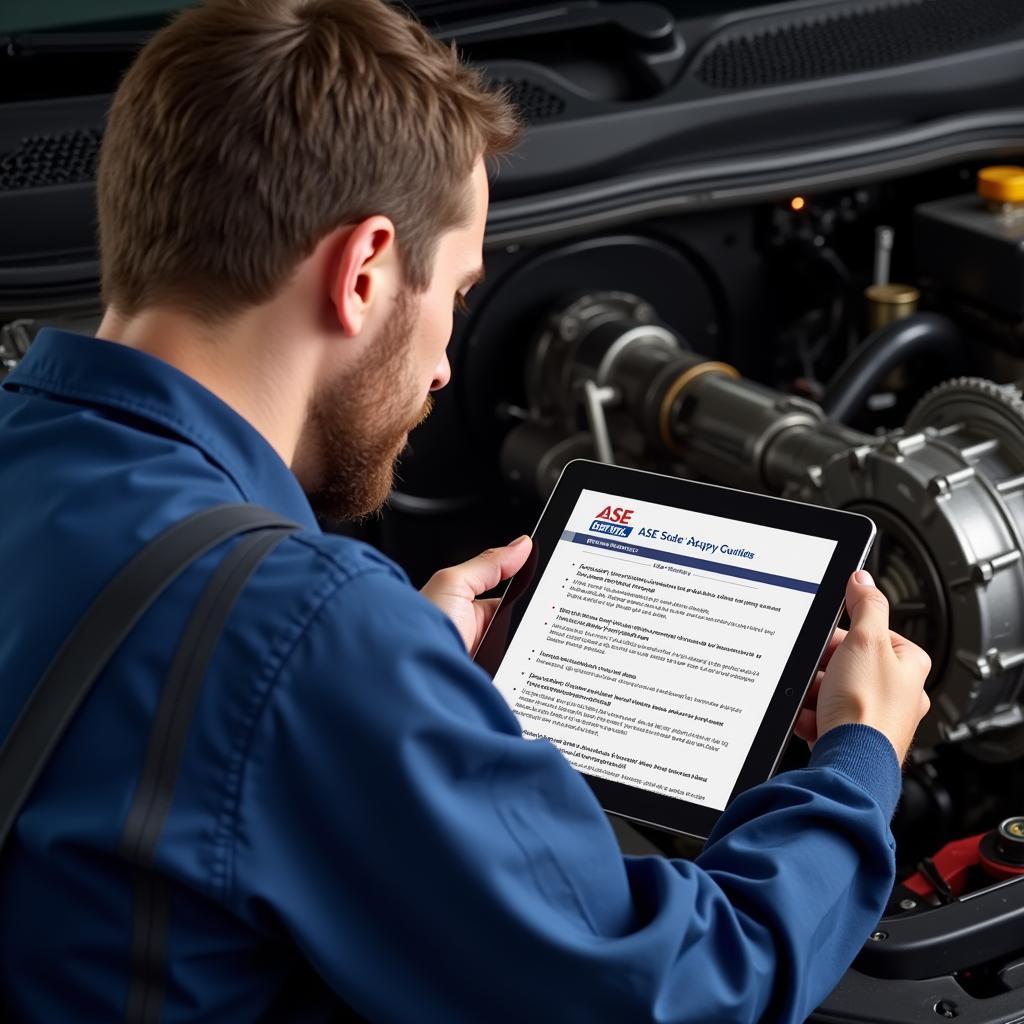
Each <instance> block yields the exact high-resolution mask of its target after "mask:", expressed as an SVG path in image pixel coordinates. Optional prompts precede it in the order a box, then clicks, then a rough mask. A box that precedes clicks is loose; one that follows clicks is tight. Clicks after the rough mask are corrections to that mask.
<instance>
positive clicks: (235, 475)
mask: <svg viewBox="0 0 1024 1024" xmlns="http://www.w3.org/2000/svg"><path fill="white" fill-rule="evenodd" d="M3 387H4V388H8V389H11V390H16V389H17V388H19V387H27V388H32V389H34V390H36V391H40V392H43V393H45V394H49V395H54V396H57V397H60V398H63V399H65V400H70V401H73V402H76V403H79V404H81V405H88V406H97V407H102V406H106V407H108V408H112V409H120V410H123V411H125V412H128V413H131V414H132V415H133V416H137V417H139V418H141V419H143V420H149V421H150V422H151V423H154V424H158V425H159V426H161V427H163V428H164V429H165V430H170V431H172V432H173V433H174V434H176V435H178V436H179V437H181V438H182V439H183V440H184V441H186V442H188V443H189V444H191V445H194V446H195V447H196V448H198V449H199V450H200V451H201V452H202V453H203V454H204V455H205V456H206V457H207V458H208V459H209V460H210V461H211V462H213V463H214V464H215V465H217V466H219V467H220V468H221V469H222V470H223V471H224V472H225V473H226V474H227V475H228V476H229V477H230V478H231V480H232V481H233V482H234V484H235V486H236V487H237V488H238V489H239V491H240V492H241V493H242V496H243V497H244V499H245V500H246V501H248V502H252V503H254V504H257V505H262V506H264V507H265V508H268V509H270V510H272V511H274V512H277V513H279V514H280V515H284V516H287V517H289V518H291V519H294V520H295V521H296V522H298V523H300V524H302V525H303V526H305V527H306V528H308V529H312V530H319V527H318V526H317V523H316V518H315V517H314V515H313V510H312V509H311V508H310V506H309V501H308V500H307V498H306V496H305V494H304V493H303V491H302V488H301V487H300V486H299V482H298V480H296V479H295V476H294V474H293V473H292V471H291V470H290V469H289V468H288V467H287V466H286V465H285V463H284V462H283V461H282V459H281V457H280V456H279V455H278V454H277V452H276V451H274V449H273V448H272V447H271V445H270V444H269V442H268V441H267V440H266V438H264V437H263V435H262V434H260V433H259V431H257V430H256V429H255V427H253V426H252V425H251V424H250V423H249V422H248V421H247V420H245V419H244V418H243V417H242V416H240V415H239V414H238V413H236V412H235V411H234V409H232V408H231V407H230V406H229V405H227V404H226V403H225V402H223V401H221V399H219V398H218V397H217V396H216V395H215V394H213V393H212V392H211V391H208V390H207V389H206V388H204V387H203V386H202V385H201V384H200V383H198V382H197V381H195V380H193V379H192V378H191V377H189V376H188V375H187V374H185V373H182V372H181V371H180V370H176V369H175V368H174V367H173V366H171V365H170V364H169V363H166V362H164V361H163V360H162V359H158V358H156V357H155V356H151V355H149V354H148V353H146V352H140V351H138V350H137V349H133V348H130V347H129V346H127V345H121V344H118V343H117V342H112V341H103V340H102V339H100V338H91V337H89V336H87V335H81V334H73V333H72V332H70V331H61V330H56V329H55V328H44V329H43V330H42V331H40V332H39V334H38V335H37V336H36V339H35V341H33V343H32V345H31V347H30V348H29V350H28V354H27V355H26V356H25V358H24V359H22V361H21V362H20V363H19V364H18V365H17V366H16V367H15V369H14V370H13V371H12V372H11V374H10V375H9V376H8V377H7V378H6V379H5V380H4V381H3Z"/></svg>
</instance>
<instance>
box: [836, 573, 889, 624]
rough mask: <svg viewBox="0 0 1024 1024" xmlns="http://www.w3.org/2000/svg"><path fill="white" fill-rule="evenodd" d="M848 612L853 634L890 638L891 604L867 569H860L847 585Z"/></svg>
mask: <svg viewBox="0 0 1024 1024" xmlns="http://www.w3.org/2000/svg"><path fill="white" fill-rule="evenodd" d="M846 610H847V612H849V614H850V632H851V633H857V634H860V635H861V636H872V637H878V636H883V637H888V635H889V602H888V601H887V600H886V599H885V594H883V593H882V592H881V591H880V590H879V589H878V588H877V587H876V586H875V584H874V580H872V579H871V574H870V573H868V572H867V570H866V569H858V570H857V571H856V572H855V573H854V574H853V575H852V576H851V577H850V580H849V582H848V583H847V584H846Z"/></svg>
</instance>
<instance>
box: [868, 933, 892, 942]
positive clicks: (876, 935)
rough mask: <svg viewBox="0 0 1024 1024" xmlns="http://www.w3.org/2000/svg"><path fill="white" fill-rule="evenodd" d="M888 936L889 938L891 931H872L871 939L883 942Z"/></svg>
mask: <svg viewBox="0 0 1024 1024" xmlns="http://www.w3.org/2000/svg"><path fill="white" fill-rule="evenodd" d="M887 938H889V933H888V932H872V933H871V941H872V942H882V941H884V940H885V939H887Z"/></svg>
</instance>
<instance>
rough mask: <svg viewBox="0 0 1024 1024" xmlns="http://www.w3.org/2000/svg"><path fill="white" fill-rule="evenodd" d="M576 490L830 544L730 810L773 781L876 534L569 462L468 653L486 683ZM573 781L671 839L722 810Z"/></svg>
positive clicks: (757, 499)
mask: <svg viewBox="0 0 1024 1024" xmlns="http://www.w3.org/2000/svg"><path fill="white" fill-rule="evenodd" d="M583 490H593V491H599V492H601V493H604V494H610V495H615V496H616V497H617V498H622V499H625V500H629V499H638V500H641V501H649V502H655V503H657V504H661V505H667V506H670V507H673V508H679V509H686V510H689V511H694V512H699V513H703V514H705V515H712V516H717V517H720V518H724V519H733V520H738V521H740V522H749V523H755V524H758V525H761V526H769V527H774V528H775V529H779V530H788V531H790V532H792V533H799V534H805V535H809V536H814V537H822V538H825V539H828V540H834V541H835V542H836V546H835V549H834V551H833V552H832V557H831V559H830V560H829V564H828V567H827V568H826V570H825V574H824V576H823V577H822V580H821V583H820V584H819V585H818V590H817V593H816V594H815V595H814V600H813V602H812V604H811V607H810V610H809V611H808V613H807V618H806V619H805V620H804V624H803V626H802V627H801V630H800V633H799V635H798V636H797V638H796V641H795V643H794V644H793V649H792V651H791V652H790V655H789V658H788V660H787V662H786V665H785V668H784V669H783V671H782V675H781V676H780V678H779V682H778V684H777V686H776V688H775V693H774V694H773V695H772V698H771V701H770V702H769V705H768V710H767V711H766V712H765V715H764V718H763V720H762V722H761V725H760V727H759V729H758V731H757V734H756V735H755V737H754V740H753V743H752V744H751V746H750V749H749V751H748V753H747V757H746V759H745V760H744V763H743V767H742V768H741V769H740V773H739V776H738V777H737V780H736V785H735V786H734V787H733V790H732V793H731V794H730V796H729V799H728V801H727V802H726V807H728V805H729V804H730V803H732V801H733V800H734V799H735V798H736V797H737V796H738V795H739V794H740V793H742V792H743V791H744V790H746V789H749V788H750V787H751V786H755V785H757V784H758V783H761V782H764V781H765V780H766V779H768V778H770V777H771V775H772V774H773V773H774V771H775V769H776V768H777V766H778V763H779V760H780V758H781V757H782V753H783V751H784V750H785V747H786V743H787V741H788V740H789V737H790V734H791V732H792V729H793V726H794V724H795V723H796V718H797V715H798V713H799V711H800V709H801V707H802V706H803V702H804V698H805V696H806V694H807V690H808V689H809V687H810V685H811V683H812V681H813V680H814V676H815V672H816V670H817V667H818V665H819V663H820V661H821V657H822V655H823V654H824V652H825V649H826V647H827V645H828V641H829V638H830V637H831V636H832V633H833V631H834V629H835V627H836V624H837V623H838V621H839V616H840V615H841V614H842V610H843V599H844V596H845V592H846V582H847V580H848V578H849V575H850V573H851V572H853V571H854V570H855V569H858V568H860V567H861V566H863V564H864V561H865V559H866V558H867V554H868V551H869V550H870V548H871V543H872V541H873V540H874V537H875V524H874V523H873V522H872V520H871V519H869V518H868V517H867V516H864V515H861V514H859V513H855V512H845V511H840V510H838V509H833V508H824V507H822V506H820V505H809V504H805V503H803V502H798V501H790V500H788V499H785V498H776V497H772V496H769V495H763V494H753V493H750V492H748V491H739V490H735V489H733V488H730V487H722V486H719V485H717V484H706V483H698V482H696V481H693V480H684V479H681V478H679V477H673V476H666V475H662V474H659V473H652V472H648V471H646V470H638V469H627V468H624V467H621V466H610V465H606V464H605V463H600V462H591V461H588V460H585V459H576V460H574V461H572V462H570V463H568V465H566V467H565V469H564V470H563V471H562V474H561V476H560V477H559V479H558V483H557V484H556V485H555V489H554V490H553V491H552V493H551V497H550V498H549V499H548V502H547V504H546V505H545V507H544V510H543V512H542V513H541V516H540V520H539V521H538V523H537V526H536V528H535V529H534V531H533V535H532V536H533V543H534V546H533V551H532V552H531V556H530V559H529V561H528V562H527V564H526V565H525V566H524V567H523V569H522V570H520V572H519V573H517V574H516V576H515V577H514V578H513V579H512V581H511V582H510V584H509V587H508V589H507V590H506V592H505V596H504V598H503V599H502V601H501V603H500V605H499V606H498V609H497V611H496V612H495V614H494V617H493V619H492V620H491V623H490V626H489V627H488V629H487V632H486V633H485V634H484V636H483V638H482V639H481V641H480V645H479V647H478V648H477V651H476V653H475V654H474V660H476V661H477V663H478V664H480V665H481V666H482V667H483V668H484V669H485V670H486V671H488V672H489V673H490V674H491V676H492V677H493V676H494V675H495V673H496V672H497V670H498V667H499V666H500V664H501V662H502V660H503V658H504V656H505V652H506V651H507V650H508V648H509V646H510V645H511V643H512V640H513V639H514V637H515V634H516V631H517V630H518V628H519V624H520V622H521V621H522V618H523V615H524V613H525V611H526V607H527V605H528V604H529V602H530V599H531V598H532V597H533V593H534V591H535V589H536V587H537V584H538V583H539V582H540V580H541V578H542V576H543V575H544V572H545V570H546V569H547V565H548V562H549V561H550V559H551V556H552V554H553V553H554V551H555V549H556V546H557V543H558V541H559V540H560V538H561V536H562V532H563V530H564V529H565V525H566V523H567V521H568V519H569V516H570V515H571V513H572V511H573V509H574V508H575V506H576V503H577V501H578V499H579V495H580V492H581V491H583ZM551 742H554V741H551ZM555 745H556V746H557V744H555ZM580 774H581V775H582V776H583V778H584V779H586V781H587V783H588V784H589V786H590V788H591V789H592V790H593V792H594V794H595V795H596V796H597V798H598V801H599V802H600V804H601V806H602V807H603V808H604V809H605V810H606V811H608V812H609V813H611V814H615V815H618V816H619V817H623V818H628V819H630V820H633V821H639V822H643V823H645V824H648V825H653V826H655V827H657V828H661V829H665V830H667V831H670V832H678V833H682V834H686V835H691V836H695V837H697V838H701V839H704V838H707V836H708V835H710V833H711V830H712V829H713V828H714V825H715V823H716V822H717V821H718V819H719V817H721V815H722V813H723V812H722V811H721V810H716V809H713V808H710V807H707V806H704V805H702V804H695V803H690V802H688V801H686V800H682V799H680V798H677V797H670V796H665V795H664V794H659V793H651V792H648V791H647V790H643V789H638V788H636V787H633V786H628V785H625V784H623V783H621V782H615V781H613V780H610V779H602V778H598V777H596V776H592V775H588V774H587V773H586V772H580Z"/></svg>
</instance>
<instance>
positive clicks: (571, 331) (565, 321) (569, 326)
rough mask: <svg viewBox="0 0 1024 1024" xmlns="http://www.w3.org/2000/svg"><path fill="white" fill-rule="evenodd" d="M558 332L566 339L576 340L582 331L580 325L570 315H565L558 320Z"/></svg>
mask: <svg viewBox="0 0 1024 1024" xmlns="http://www.w3.org/2000/svg"><path fill="white" fill-rule="evenodd" d="M558 333H559V334H560V335H561V336H562V339H563V340H564V341H575V340H576V338H577V336H578V335H579V333H580V325H579V324H578V323H577V322H576V321H575V320H574V319H573V318H572V317H569V316H563V317H562V319H561V320H559V322H558Z"/></svg>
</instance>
